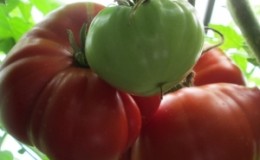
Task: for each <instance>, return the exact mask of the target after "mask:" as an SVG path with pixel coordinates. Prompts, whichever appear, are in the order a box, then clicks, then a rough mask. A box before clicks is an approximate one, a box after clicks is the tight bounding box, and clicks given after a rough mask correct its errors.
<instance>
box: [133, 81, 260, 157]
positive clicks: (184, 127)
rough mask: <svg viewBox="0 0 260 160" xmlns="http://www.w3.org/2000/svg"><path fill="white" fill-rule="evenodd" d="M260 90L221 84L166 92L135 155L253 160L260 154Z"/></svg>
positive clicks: (135, 149) (137, 145)
mask: <svg viewBox="0 0 260 160" xmlns="http://www.w3.org/2000/svg"><path fill="white" fill-rule="evenodd" d="M259 99H260V90H259V89H258V88H246V87H244V86H241V85H236V84H227V83H218V84H210V85H204V86H200V87H191V88H184V89H181V90H178V91H177V92H174V93H169V94H167V95H165V96H164V98H163V100H162V102H161V105H160V107H159V109H158V111H157V112H156V113H155V115H154V116H153V117H152V119H151V120H150V121H149V123H148V124H147V125H146V126H145V127H144V128H143V130H142V133H141V136H140V138H139V139H138V141H137V142H136V144H135V146H134V147H133V149H132V160H161V159H163V160H172V159H176V160H197V159H200V160H220V159H221V160H253V159H257V157H259V156H258V155H259V149H258V147H259V145H260V128H259V126H260V122H259V118H260V111H259Z"/></svg>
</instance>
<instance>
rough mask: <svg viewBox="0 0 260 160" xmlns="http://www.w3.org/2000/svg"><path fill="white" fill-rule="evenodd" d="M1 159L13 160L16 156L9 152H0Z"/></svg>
mask: <svg viewBox="0 0 260 160" xmlns="http://www.w3.org/2000/svg"><path fill="white" fill-rule="evenodd" d="M0 159H1V160H13V159H14V156H13V154H12V153H11V152H9V151H0Z"/></svg>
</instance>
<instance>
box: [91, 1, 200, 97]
mask: <svg viewBox="0 0 260 160" xmlns="http://www.w3.org/2000/svg"><path fill="white" fill-rule="evenodd" d="M177 24H178V25H177ZM203 30H204V29H203V26H202V25H201V23H200V22H199V20H198V19H197V17H196V14H195V12H194V8H193V7H192V6H191V5H190V4H189V3H187V2H186V1H172V0H149V1H147V2H145V3H144V4H142V5H141V6H140V7H138V8H137V9H136V10H135V11H133V8H132V7H127V6H112V7H107V8H106V9H104V10H102V11H101V12H100V13H99V14H98V15H97V16H96V17H95V18H94V19H93V21H92V23H91V25H90V28H89V32H88V36H87V39H86V56H87V59H88V61H89V65H90V66H91V68H92V69H93V70H94V71H95V72H96V73H97V74H98V75H99V76H100V77H102V78H103V79H104V80H105V81H107V82H108V83H109V84H111V85H112V86H115V87H116V88H119V89H120V90H122V91H125V92H128V93H131V94H133V95H137V96H152V95H156V94H159V93H161V92H165V91H168V90H169V89H170V88H172V87H173V86H174V85H176V84H177V83H179V82H180V81H181V80H182V79H183V78H184V77H185V76H186V75H187V74H188V72H190V70H191V68H192V67H193V65H194V64H195V62H196V61H197V59H198V56H199V54H200V52H201V48H202V45H203V43H204V31H203ZM111 37H113V40H111ZM186 42H189V43H186Z"/></svg>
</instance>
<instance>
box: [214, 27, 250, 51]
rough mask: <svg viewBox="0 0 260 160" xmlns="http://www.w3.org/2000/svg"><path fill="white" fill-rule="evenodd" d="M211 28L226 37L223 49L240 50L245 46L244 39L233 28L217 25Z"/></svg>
mask: <svg viewBox="0 0 260 160" xmlns="http://www.w3.org/2000/svg"><path fill="white" fill-rule="evenodd" d="M210 27H212V28H214V29H216V30H218V31H219V32H220V33H222V34H223V35H224V38H225V41H224V44H223V45H222V46H221V48H222V49H224V50H225V49H229V48H236V49H240V48H242V47H243V45H244V42H245V40H244V38H243V36H241V34H239V33H238V31H236V30H235V29H234V27H232V26H224V25H215V24H211V25H210Z"/></svg>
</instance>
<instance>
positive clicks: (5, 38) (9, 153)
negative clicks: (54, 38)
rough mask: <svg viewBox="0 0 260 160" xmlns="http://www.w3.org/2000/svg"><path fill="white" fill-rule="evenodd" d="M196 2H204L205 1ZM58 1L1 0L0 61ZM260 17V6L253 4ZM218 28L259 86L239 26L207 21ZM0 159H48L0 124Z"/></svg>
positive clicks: (213, 38)
mask: <svg viewBox="0 0 260 160" xmlns="http://www.w3.org/2000/svg"><path fill="white" fill-rule="evenodd" d="M198 3H205V1H204V0H202V1H199V2H198ZM61 5H62V3H61V2H60V1H58V0H44V1H42V0H0V64H1V62H2V61H3V60H4V58H5V57H6V55H7V54H8V52H9V50H10V49H11V48H12V47H13V46H14V45H15V43H16V42H17V41H19V39H20V37H21V36H22V35H23V34H24V33H26V32H27V31H28V30H30V29H31V28H32V27H33V26H34V25H35V24H36V23H37V22H39V20H40V19H42V18H43V17H44V15H46V14H48V13H49V12H50V11H52V10H54V9H55V8H57V7H59V6H61ZM253 8H254V12H255V13H256V15H257V17H258V20H260V5H258V6H254V7H253ZM209 26H210V27H212V28H214V29H217V30H218V31H220V32H221V33H222V34H223V35H224V37H225V42H224V44H223V45H222V46H221V48H222V49H223V50H224V51H225V53H226V54H227V55H228V56H229V57H230V58H231V59H232V60H233V62H234V63H235V64H237V65H238V66H239V67H240V69H241V70H242V72H243V74H244V77H245V79H246V81H247V84H248V86H256V85H257V86H260V69H259V65H257V64H256V63H255V60H254V57H253V56H252V54H251V51H250V49H249V48H248V46H247V44H246V43H245V40H244V38H243V36H242V35H241V34H240V31H239V29H238V28H237V27H236V25H235V23H234V22H233V21H230V22H228V23H221V22H220V23H215V24H213V23H210V24H209ZM218 41H219V36H218V35H216V34H214V33H210V32H209V33H208V34H207V35H206V42H207V43H212V44H215V43H218ZM0 160H48V158H47V157H46V156H45V155H43V154H42V153H41V152H39V151H37V149H35V148H33V147H30V146H25V145H24V144H21V143H20V142H18V141H16V140H15V139H13V138H12V137H11V136H10V135H9V134H8V133H6V132H5V131H4V129H3V128H2V126H1V124H0Z"/></svg>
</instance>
